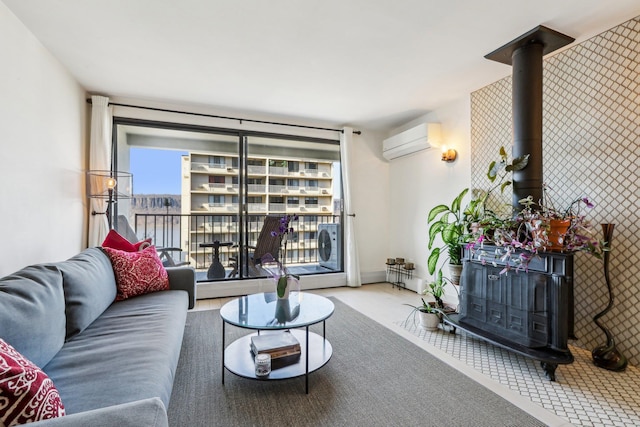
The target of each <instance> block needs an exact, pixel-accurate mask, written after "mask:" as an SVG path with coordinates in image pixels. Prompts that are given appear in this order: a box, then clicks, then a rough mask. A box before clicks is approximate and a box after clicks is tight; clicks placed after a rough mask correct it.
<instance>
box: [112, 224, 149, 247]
mask: <svg viewBox="0 0 640 427" xmlns="http://www.w3.org/2000/svg"><path fill="white" fill-rule="evenodd" d="M149 246H151V239H145V240H141V241H139V242H137V243H133V242H130V241H128V240H127V239H125V238H124V237H123V236H121V235H120V234H119V233H118V232H117V231H116V230H113V229H111V230H109V234H107V237H106V238H105V239H104V242H102V247H104V248H112V249H118V250H119V251H126V252H138V251H142V250H144V249H146V248H148V247H149Z"/></svg>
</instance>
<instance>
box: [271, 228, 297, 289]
mask: <svg viewBox="0 0 640 427" xmlns="http://www.w3.org/2000/svg"><path fill="white" fill-rule="evenodd" d="M297 220H298V215H284V216H283V217H282V218H281V219H280V225H279V227H278V230H277V231H272V232H271V235H272V236H273V237H278V236H282V241H281V243H280V244H281V245H282V247H283V249H282V257H281V259H282V261H280V260H276V259H275V258H274V257H273V256H272V255H271V254H266V255H265V256H263V257H262V258H263V261H262V265H263V266H264V267H265V268H266V269H267V271H268V272H269V274H270V275H271V277H272V278H273V279H274V280H275V281H276V293H277V294H278V298H284V297H285V295H286V294H287V287H288V285H289V279H290V278H294V279H295V280H296V281H297V280H300V276H298V275H296V274H292V273H290V272H289V270H288V269H287V267H286V262H287V240H288V236H289V235H290V234H293V233H294V230H293V227H292V226H291V221H297Z"/></svg>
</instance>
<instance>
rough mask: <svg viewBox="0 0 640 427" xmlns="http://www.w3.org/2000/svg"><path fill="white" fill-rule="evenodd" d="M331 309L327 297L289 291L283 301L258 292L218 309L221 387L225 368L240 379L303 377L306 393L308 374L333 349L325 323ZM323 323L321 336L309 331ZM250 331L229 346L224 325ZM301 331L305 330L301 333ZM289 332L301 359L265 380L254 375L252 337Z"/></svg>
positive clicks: (278, 370) (320, 366)
mask: <svg viewBox="0 0 640 427" xmlns="http://www.w3.org/2000/svg"><path fill="white" fill-rule="evenodd" d="M333 310H334V305H333V303H332V302H331V300H329V299H328V298H325V297H323V296H320V295H315V294H310V293H305V292H299V293H298V292H292V293H291V295H290V297H289V298H288V299H286V300H279V299H278V298H277V297H276V294H275V293H260V294H253V295H248V296H244V297H240V298H236V299H234V300H232V301H229V302H228V303H226V304H225V305H224V306H222V308H221V309H220V317H221V318H222V384H224V372H225V369H227V370H228V371H229V372H232V373H233V374H235V375H238V376H240V377H243V378H250V379H260V380H265V379H266V380H282V379H288V378H295V377H300V376H303V375H304V377H305V392H306V393H309V373H311V372H314V371H316V370H318V369H320V368H322V367H323V366H324V365H326V364H327V362H328V361H329V359H331V355H332V354H333V348H332V347H331V343H329V341H328V340H327V339H326V325H325V320H327V319H328V318H329V317H330V316H331V315H332V314H333ZM320 322H322V336H320V335H318V334H316V333H314V332H310V331H309V326H311V325H315V324H318V323H320ZM227 323H228V324H230V325H233V326H237V327H239V328H244V329H251V330H254V331H257V332H256V333H253V334H249V335H245V336H243V337H241V338H239V339H237V340H235V341H234V342H232V343H231V344H229V345H228V346H227V345H226V337H225V326H226V325H227ZM300 328H304V330H300ZM283 330H290V331H291V333H292V334H293V335H294V336H295V337H296V339H297V340H298V342H300V347H301V353H300V359H299V361H298V362H296V363H292V364H289V365H287V366H284V367H280V368H278V369H273V370H272V371H271V373H270V374H269V375H268V376H266V377H258V376H256V374H255V364H254V360H253V355H252V353H251V337H252V336H255V335H258V334H260V333H261V332H262V331H265V333H269V331H283Z"/></svg>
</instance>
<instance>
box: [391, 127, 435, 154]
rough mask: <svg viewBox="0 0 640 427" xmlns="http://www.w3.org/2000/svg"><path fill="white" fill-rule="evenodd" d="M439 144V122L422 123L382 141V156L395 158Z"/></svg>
mask: <svg viewBox="0 0 640 427" xmlns="http://www.w3.org/2000/svg"><path fill="white" fill-rule="evenodd" d="M439 144H440V123H422V124H420V125H418V126H416V127H412V128H411V129H407V130H405V131H404V132H401V133H399V134H397V135H393V136H392V137H390V138H387V139H385V140H384V141H383V142H382V156H383V157H384V158H385V159H387V160H392V159H396V158H398V157H402V156H406V155H408V154H412V153H416V152H418V151H422V150H426V149H427V148H431V147H432V146H438V145H439Z"/></svg>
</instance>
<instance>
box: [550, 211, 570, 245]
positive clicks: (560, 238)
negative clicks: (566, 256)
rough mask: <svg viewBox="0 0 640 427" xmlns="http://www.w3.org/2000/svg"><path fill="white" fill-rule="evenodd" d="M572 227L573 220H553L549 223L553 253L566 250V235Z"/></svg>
mask: <svg viewBox="0 0 640 427" xmlns="http://www.w3.org/2000/svg"><path fill="white" fill-rule="evenodd" d="M570 226H571V220H568V219H564V220H559V219H552V220H551V221H549V243H550V245H551V250H552V251H561V250H562V249H564V235H565V234H567V230H569V227H570Z"/></svg>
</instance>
